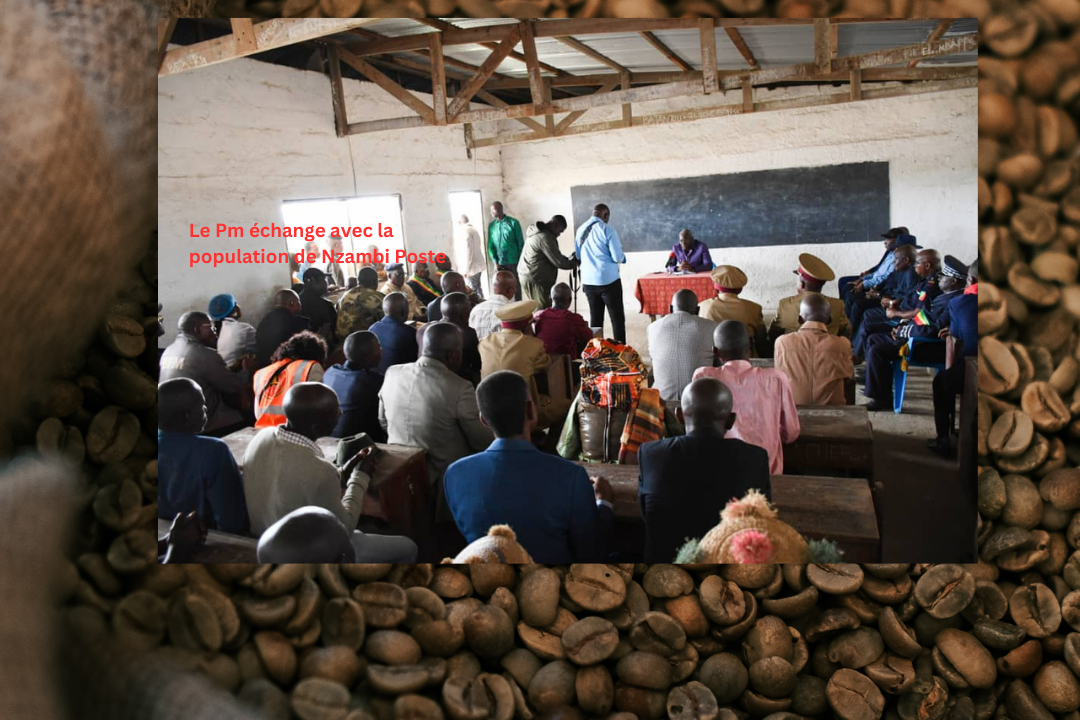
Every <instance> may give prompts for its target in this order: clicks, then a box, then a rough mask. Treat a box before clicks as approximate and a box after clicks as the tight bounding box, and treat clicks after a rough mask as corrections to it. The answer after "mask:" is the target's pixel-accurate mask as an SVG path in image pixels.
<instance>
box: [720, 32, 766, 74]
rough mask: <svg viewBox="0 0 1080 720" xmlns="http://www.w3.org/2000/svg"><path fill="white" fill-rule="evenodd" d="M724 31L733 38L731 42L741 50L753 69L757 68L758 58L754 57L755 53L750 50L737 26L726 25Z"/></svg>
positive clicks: (740, 52) (741, 53)
mask: <svg viewBox="0 0 1080 720" xmlns="http://www.w3.org/2000/svg"><path fill="white" fill-rule="evenodd" d="M724 32H726V33H727V36H728V37H729V38H731V43H732V44H733V45H734V46H735V49H736V50H738V51H739V54H740V55H742V56H743V59H744V60H746V64H747V65H749V66H750V67H751V68H752V69H754V70H757V69H758V67H759V65H758V61H757V59H756V58H755V57H754V53H752V52H750V47H749V46H748V45H747V44H746V41H745V40H743V36H742V34H741V33H739V31H738V30H737V29H736V28H733V27H726V28H724Z"/></svg>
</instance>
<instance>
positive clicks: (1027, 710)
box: [1005, 680, 1054, 720]
mask: <svg viewBox="0 0 1080 720" xmlns="http://www.w3.org/2000/svg"><path fill="white" fill-rule="evenodd" d="M1005 708H1006V710H1008V713H1009V717H1010V718H1017V720H1052V719H1053V717H1054V716H1053V715H1052V714H1050V711H1049V710H1047V709H1046V706H1044V705H1043V704H1042V702H1041V701H1040V700H1039V699H1038V698H1037V697H1036V696H1035V693H1033V692H1032V691H1031V688H1030V687H1028V686H1027V684H1026V683H1024V682H1023V681H1021V680H1013V681H1012V682H1010V683H1009V685H1008V688H1007V689H1006V691H1005Z"/></svg>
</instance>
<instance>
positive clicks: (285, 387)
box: [255, 360, 316, 428]
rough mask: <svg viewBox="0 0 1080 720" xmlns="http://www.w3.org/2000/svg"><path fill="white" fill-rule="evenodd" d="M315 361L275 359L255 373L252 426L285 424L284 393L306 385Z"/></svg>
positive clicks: (262, 426) (261, 426)
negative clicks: (300, 385) (253, 420)
mask: <svg viewBox="0 0 1080 720" xmlns="http://www.w3.org/2000/svg"><path fill="white" fill-rule="evenodd" d="M315 365H316V362H315V361H314V360H278V361H277V362H276V363H270V364H269V365H267V366H266V367H264V368H263V369H262V370H259V371H257V372H256V373H255V427H259V428H265V427H274V426H275V425H284V424H285V405H284V402H285V393H287V392H288V391H289V388H291V387H292V386H293V385H295V384H297V383H302V382H306V381H307V379H308V375H310V374H311V370H312V368H314V367H315Z"/></svg>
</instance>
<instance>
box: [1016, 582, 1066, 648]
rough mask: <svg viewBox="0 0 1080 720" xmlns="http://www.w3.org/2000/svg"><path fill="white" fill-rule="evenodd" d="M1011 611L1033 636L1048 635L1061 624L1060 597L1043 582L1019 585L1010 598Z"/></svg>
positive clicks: (1042, 636) (1020, 624) (1021, 625)
mask: <svg viewBox="0 0 1080 720" xmlns="http://www.w3.org/2000/svg"><path fill="white" fill-rule="evenodd" d="M1009 613H1010V614H1011V615H1012V618H1013V620H1014V621H1015V622H1016V624H1017V625H1019V626H1020V627H1022V628H1024V630H1026V631H1027V634H1028V635H1030V636H1031V637H1033V638H1044V637H1047V636H1049V635H1050V634H1051V633H1053V632H1054V631H1056V630H1057V629H1058V626H1059V625H1061V607H1060V605H1059V604H1058V599H1057V598H1056V597H1055V596H1054V593H1053V592H1052V591H1051V590H1050V588H1048V587H1046V586H1045V585H1043V584H1042V583H1034V584H1031V585H1022V586H1020V587H1018V588H1017V589H1016V590H1015V591H1014V592H1013V594H1012V596H1011V597H1010V598H1009Z"/></svg>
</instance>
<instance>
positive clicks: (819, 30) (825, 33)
mask: <svg viewBox="0 0 1080 720" xmlns="http://www.w3.org/2000/svg"><path fill="white" fill-rule="evenodd" d="M831 46H832V31H831V30H830V29H829V18H814V64H815V65H816V66H817V71H818V72H820V73H826V72H829V71H830V70H831V69H832V49H831Z"/></svg>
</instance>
